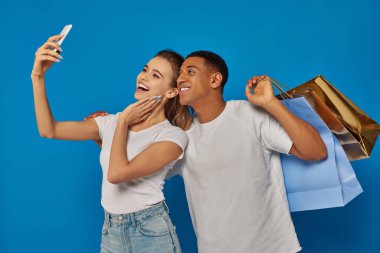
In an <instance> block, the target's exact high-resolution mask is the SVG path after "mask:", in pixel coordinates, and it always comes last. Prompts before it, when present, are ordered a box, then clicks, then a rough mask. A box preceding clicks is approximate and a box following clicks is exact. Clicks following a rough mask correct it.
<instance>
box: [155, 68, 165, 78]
mask: <svg viewBox="0 0 380 253" xmlns="http://www.w3.org/2000/svg"><path fill="white" fill-rule="evenodd" d="M153 71H155V72H157V73H158V74H160V76H161V77H162V78H164V76H163V75H162V74H161V72H160V71H158V70H157V69H153Z"/></svg>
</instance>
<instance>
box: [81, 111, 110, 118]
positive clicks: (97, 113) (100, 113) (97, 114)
mask: <svg viewBox="0 0 380 253" xmlns="http://www.w3.org/2000/svg"><path fill="white" fill-rule="evenodd" d="M108 114H109V113H108V112H105V111H96V112H93V113H91V114H90V115H88V116H87V117H85V118H84V120H88V119H91V118H96V117H98V116H102V117H104V116H107V115H108Z"/></svg>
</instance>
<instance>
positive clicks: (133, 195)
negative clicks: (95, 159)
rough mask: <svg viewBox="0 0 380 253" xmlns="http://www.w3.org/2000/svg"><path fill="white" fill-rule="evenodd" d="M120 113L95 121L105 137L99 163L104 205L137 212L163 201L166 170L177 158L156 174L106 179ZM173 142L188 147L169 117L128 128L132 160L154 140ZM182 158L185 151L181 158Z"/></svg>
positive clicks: (185, 139)
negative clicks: (119, 180) (116, 180)
mask: <svg viewBox="0 0 380 253" xmlns="http://www.w3.org/2000/svg"><path fill="white" fill-rule="evenodd" d="M119 114H120V112H119V113H117V114H110V115H107V116H105V117H96V118H95V122H96V123H97V125H98V128H99V135H100V138H101V139H102V150H101V152H100V164H101V166H102V170H103V183H102V201H101V203H102V206H103V208H104V209H105V210H107V211H108V212H110V213H114V214H123V213H131V212H136V211H139V210H142V209H145V208H148V207H149V206H151V205H153V204H155V203H157V202H160V201H162V200H164V199H165V198H164V195H163V192H162V190H163V185H164V179H165V176H166V174H167V172H168V171H169V170H170V169H171V168H172V167H173V165H174V164H175V162H176V161H173V162H171V163H169V164H168V165H166V166H165V167H164V168H162V169H161V170H159V171H157V172H155V173H154V174H151V175H148V176H145V177H141V178H138V179H135V180H131V181H128V182H124V183H121V184H111V183H110V182H108V180H107V174H108V165H109V159H110V152H111V146H112V139H113V135H114V133H115V128H116V125H117V119H118V116H119ZM158 141H171V142H174V143H176V144H177V145H178V146H180V147H181V148H182V150H185V148H186V145H187V136H186V134H185V132H184V131H183V130H182V129H180V128H179V127H175V126H173V125H171V124H170V122H169V121H168V120H165V121H163V122H160V123H158V124H156V125H154V126H152V127H150V128H147V129H144V130H142V131H138V132H134V131H130V130H129V131H128V140H127V155H128V159H129V160H131V159H133V157H135V156H136V155H138V154H139V153H140V152H141V151H143V150H144V149H146V148H147V147H148V146H150V145H151V144H152V143H153V142H158ZM182 157H183V152H182V154H181V156H180V157H179V158H178V159H181V158H182Z"/></svg>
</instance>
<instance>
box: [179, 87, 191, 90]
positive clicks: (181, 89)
mask: <svg viewBox="0 0 380 253" xmlns="http://www.w3.org/2000/svg"><path fill="white" fill-rule="evenodd" d="M188 89H190V88H187V87H186V88H181V91H187V90H188Z"/></svg>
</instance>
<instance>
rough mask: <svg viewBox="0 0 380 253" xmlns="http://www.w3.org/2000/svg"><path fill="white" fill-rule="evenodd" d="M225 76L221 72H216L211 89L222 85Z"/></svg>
mask: <svg viewBox="0 0 380 253" xmlns="http://www.w3.org/2000/svg"><path fill="white" fill-rule="evenodd" d="M222 80H223V76H222V74H221V73H220V72H216V73H214V74H212V76H211V87H212V88H214V89H215V88H218V87H219V86H220V85H221V84H222Z"/></svg>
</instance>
